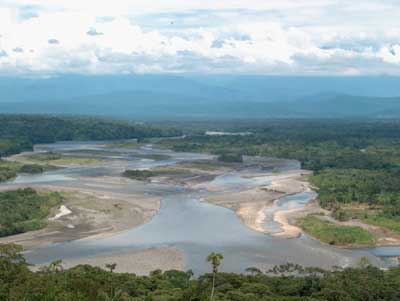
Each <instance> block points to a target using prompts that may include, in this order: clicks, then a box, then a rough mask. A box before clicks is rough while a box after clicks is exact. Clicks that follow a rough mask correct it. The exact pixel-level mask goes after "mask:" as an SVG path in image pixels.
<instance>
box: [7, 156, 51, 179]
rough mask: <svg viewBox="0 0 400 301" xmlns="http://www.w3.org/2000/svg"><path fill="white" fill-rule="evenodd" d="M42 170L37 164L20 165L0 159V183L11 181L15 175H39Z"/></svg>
mask: <svg viewBox="0 0 400 301" xmlns="http://www.w3.org/2000/svg"><path fill="white" fill-rule="evenodd" d="M43 170H44V168H43V167H42V166H40V165H37V164H22V163H18V162H11V161H5V160H1V159H0V182H3V181H7V180H10V179H13V178H15V177H16V176H17V173H30V174H35V173H41V172H43Z"/></svg>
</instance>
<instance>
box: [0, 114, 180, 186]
mask: <svg viewBox="0 0 400 301" xmlns="http://www.w3.org/2000/svg"><path fill="white" fill-rule="evenodd" d="M0 124H1V127H0V158H1V157H4V156H9V155H12V154H17V153H20V152H22V151H28V150H32V147H33V145H34V144H35V143H51V142H55V141H61V140H112V139H138V140H141V139H143V138H151V137H170V136H179V135H181V132H180V131H178V130H176V129H174V128H171V127H168V126H155V125H148V124H138V123H132V122H127V121H116V120H106V119H100V118H88V117H85V118H84V117H79V118H68V117H54V116H43V115H22V114H21V115H13V114H7V115H6V114H0ZM55 156H57V154H56V155H55ZM53 160H58V161H57V164H60V165H67V164H92V163H98V162H97V161H96V162H88V160H86V159H85V160H83V159H73V158H72V157H71V159H69V158H53ZM45 161H51V160H50V158H46V159H45ZM78 161H79V162H78ZM38 163H40V162H38ZM42 163H43V162H42ZM39 170H40V167H38V166H30V167H28V166H25V167H24V169H23V171H20V166H19V165H13V166H11V165H9V166H6V167H5V163H4V162H3V161H1V159H0V182H1V181H5V180H8V179H12V178H14V177H15V176H16V175H17V173H19V172H35V173H36V172H39Z"/></svg>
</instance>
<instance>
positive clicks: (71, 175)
mask: <svg viewBox="0 0 400 301" xmlns="http://www.w3.org/2000/svg"><path fill="white" fill-rule="evenodd" d="M43 153H52V154H53V153H57V154H60V156H62V158H64V159H63V160H62V161H61V162H62V163H63V164H60V166H59V167H60V168H58V169H54V170H48V171H46V172H44V173H43V174H35V175H19V176H18V177H17V178H16V179H14V180H11V181H8V182H5V183H3V184H1V185H0V189H2V190H7V189H16V188H22V187H33V188H35V189H38V190H54V191H61V192H62V193H63V195H64V199H63V204H62V205H61V206H60V207H59V208H56V210H54V212H52V215H51V217H50V218H49V219H50V220H49V223H48V226H47V227H46V228H44V229H42V230H38V231H34V232H28V233H24V234H20V235H16V236H10V237H6V238H2V239H0V242H16V243H18V244H21V245H23V246H24V247H25V249H26V257H27V259H28V261H29V262H31V263H33V264H36V265H38V266H40V265H42V264H47V263H49V262H51V261H53V260H56V259H62V260H63V261H64V263H65V265H66V266H73V265H76V264H80V263H90V264H93V265H100V266H104V265H105V264H106V263H110V262H116V263H117V264H118V265H117V270H120V271H129V272H135V273H140V274H146V273H148V272H149V271H151V270H154V269H157V268H161V269H163V270H168V269H192V270H194V271H195V272H196V273H202V272H205V271H206V269H207V267H206V266H205V265H204V258H205V257H206V256H207V254H209V253H210V252H213V251H216V252H221V253H223V254H224V256H225V260H224V263H223V266H222V269H224V270H226V271H233V272H242V271H244V269H245V268H247V267H249V266H254V267H258V268H260V269H262V270H265V269H268V268H270V267H271V266H273V265H276V264H283V263H286V262H295V263H299V264H302V265H304V266H320V267H325V268H330V267H332V266H349V265H354V264H355V263H356V262H357V261H358V260H359V259H360V258H362V257H367V258H369V260H370V261H371V262H373V263H374V264H376V265H380V266H384V265H386V264H388V263H387V262H386V261H383V260H381V259H380V258H379V257H377V256H375V255H374V253H372V252H369V251H368V250H346V249H341V248H337V247H335V246H330V245H328V244H324V243H320V242H318V241H316V240H314V239H311V238H310V237H308V236H307V235H304V234H302V232H301V230H300V229H299V228H298V227H297V226H295V225H294V223H293V219H295V218H298V217H301V216H304V215H306V214H307V213H310V212H321V211H320V210H321V209H320V208H319V207H318V205H317V204H316V202H315V198H316V193H315V192H314V191H313V190H312V187H310V185H309V184H308V182H307V181H306V179H305V176H306V175H307V174H308V173H309V172H308V171H306V170H302V169H300V164H299V162H297V161H295V160H281V159H279V160H278V159H273V158H261V157H245V158H244V162H243V163H225V162H219V161H217V160H216V158H215V157H214V156H211V155H207V154H197V153H176V152H173V151H170V150H161V149H156V148H154V147H153V146H152V145H136V146H135V147H133V148H126V147H119V146H118V145H113V144H112V143H108V142H60V143H54V144H48V145H37V146H36V147H35V151H34V153H33V154H32V153H28V154H21V155H18V156H16V157H12V158H9V160H26V159H27V158H28V159H30V160H32V158H33V159H34V158H35V156H38V155H40V156H42V157H43ZM65 158H71V159H69V160H66V159H65ZM74 158H81V159H78V160H76V159H75V160H74ZM82 158H86V159H82ZM37 161H38V160H36V161H35V162H37ZM55 161H56V160H55ZM47 163H48V162H46V164H47ZM52 164H57V163H56V162H54V161H53V162H52ZM127 170H150V171H152V173H151V175H152V176H151V177H150V178H149V179H148V180H146V181H142V180H134V179H129V178H127V177H123V176H122V175H123V173H124V172H125V171H127ZM374 251H376V250H374Z"/></svg>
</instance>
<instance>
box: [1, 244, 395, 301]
mask: <svg viewBox="0 0 400 301" xmlns="http://www.w3.org/2000/svg"><path fill="white" fill-rule="evenodd" d="M20 251H21V248H20V247H18V246H15V245H0V300H9V301H20V300H29V301H30V300H35V301H36V300H41V301H42V300H46V301H56V300H57V301H72V300H73V301H101V300H118V301H122V300H126V301H128V300H130V301H189V300H193V301H194V300H197V301H209V300H210V294H211V291H212V288H213V279H214V276H215V279H214V284H215V290H214V294H213V300H214V301H255V300H260V301H311V300H313V301H316V300H321V301H322V300H327V301H358V300H359V301H367V300H369V301H372V300H399V299H400V290H399V287H400V268H399V267H396V268H391V269H389V270H387V271H383V270H380V269H377V268H375V267H372V266H370V265H368V264H367V265H365V266H363V267H360V268H346V269H344V270H340V269H339V270H335V271H324V270H321V269H317V268H306V269H304V268H302V267H300V266H297V265H290V264H288V265H282V266H278V267H276V268H274V269H272V270H271V271H268V272H266V273H262V272H261V271H259V270H257V269H256V268H251V269H248V271H249V272H248V274H233V273H221V272H218V273H217V271H215V272H214V273H211V274H204V275H201V276H199V277H198V278H193V273H191V272H190V271H189V272H180V271H174V270H172V271H166V272H161V271H154V272H152V273H150V275H149V276H137V275H135V274H128V273H115V272H113V268H115V266H114V265H112V264H111V265H109V266H110V267H113V268H110V269H109V270H108V271H106V270H103V269H101V268H98V267H93V266H89V265H81V266H77V267H75V268H72V269H69V270H64V269H63V268H62V263H61V262H60V261H57V262H54V263H53V264H51V265H50V266H48V267H46V268H43V269H42V270H41V271H38V272H32V271H30V270H29V269H28V266H27V264H26V262H25V260H24V258H23V257H22V256H21V255H20Z"/></svg>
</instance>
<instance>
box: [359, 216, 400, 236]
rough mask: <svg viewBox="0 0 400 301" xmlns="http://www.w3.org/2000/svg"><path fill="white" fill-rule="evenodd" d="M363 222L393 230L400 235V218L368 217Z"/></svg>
mask: <svg viewBox="0 0 400 301" xmlns="http://www.w3.org/2000/svg"><path fill="white" fill-rule="evenodd" d="M362 220H363V222H365V223H367V224H370V225H374V226H378V227H383V228H386V229H389V230H392V231H394V232H397V233H400V218H399V217H393V218H389V217H385V216H379V215H375V216H368V217H366V218H363V219H362Z"/></svg>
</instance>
